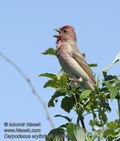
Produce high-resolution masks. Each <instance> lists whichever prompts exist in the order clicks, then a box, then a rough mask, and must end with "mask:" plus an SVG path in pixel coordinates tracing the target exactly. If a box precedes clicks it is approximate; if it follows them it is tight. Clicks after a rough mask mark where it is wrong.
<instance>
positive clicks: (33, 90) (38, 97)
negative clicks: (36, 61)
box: [0, 51, 54, 128]
mask: <svg viewBox="0 0 120 141" xmlns="http://www.w3.org/2000/svg"><path fill="white" fill-rule="evenodd" d="M0 56H1V57H2V58H3V59H4V60H5V61H6V62H7V63H9V64H10V65H11V66H12V67H13V68H14V69H15V70H16V71H17V72H18V73H19V74H20V75H21V76H22V77H23V79H24V80H25V81H26V82H27V83H28V85H29V87H30V89H31V91H32V93H33V94H34V95H35V96H36V98H37V99H38V101H39V103H40V104H41V105H42V107H43V109H44V112H45V114H46V117H47V119H48V121H49V123H50V125H51V127H52V128H54V124H53V121H52V119H51V116H50V114H49V112H48V109H47V106H46V104H45V102H44V101H43V100H42V98H41V97H40V94H38V92H37V91H36V89H35V87H34V86H33V83H32V81H31V79H30V78H29V77H28V76H27V75H26V74H25V73H24V72H23V71H22V70H21V69H20V68H19V67H18V65H16V64H15V63H14V62H13V61H12V60H11V59H9V58H8V57H7V56H6V55H4V54H3V53H2V52H1V51H0Z"/></svg>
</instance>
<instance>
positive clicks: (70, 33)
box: [54, 25, 77, 42]
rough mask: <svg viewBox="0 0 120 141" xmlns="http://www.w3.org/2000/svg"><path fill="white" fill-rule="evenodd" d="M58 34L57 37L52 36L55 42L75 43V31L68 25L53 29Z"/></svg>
mask: <svg viewBox="0 0 120 141" xmlns="http://www.w3.org/2000/svg"><path fill="white" fill-rule="evenodd" d="M55 30H56V31H57V32H58V35H54V37H56V38H57V42H58V41H59V40H63V41H76V40H77V39H76V34H75V30H74V28H73V27H72V26H70V25H65V26H63V27H61V28H58V29H55Z"/></svg>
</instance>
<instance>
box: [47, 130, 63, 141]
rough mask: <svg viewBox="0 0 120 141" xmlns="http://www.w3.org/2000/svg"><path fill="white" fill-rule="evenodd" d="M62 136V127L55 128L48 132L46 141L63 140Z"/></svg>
mask: <svg viewBox="0 0 120 141" xmlns="http://www.w3.org/2000/svg"><path fill="white" fill-rule="evenodd" d="M64 136H65V135H64V130H63V129H62V128H56V129H53V130H51V131H50V132H49V134H48V135H47V137H46V141H64Z"/></svg>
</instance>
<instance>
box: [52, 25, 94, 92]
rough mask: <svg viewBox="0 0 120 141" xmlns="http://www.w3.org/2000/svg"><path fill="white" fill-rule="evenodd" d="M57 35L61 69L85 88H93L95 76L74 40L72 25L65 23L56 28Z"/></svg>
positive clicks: (57, 50) (74, 34)
mask: <svg viewBox="0 0 120 141" xmlns="http://www.w3.org/2000/svg"><path fill="white" fill-rule="evenodd" d="M56 31H57V32H58V35H55V36H54V37H56V38H57V42H56V52H57V57H58V60H59V63H60V65H61V67H62V69H63V70H64V71H65V72H66V73H67V74H68V75H69V76H70V78H71V79H74V80H75V81H77V82H79V84H80V85H81V87H83V88H85V89H92V90H94V89H95V84H96V81H95V78H94V76H93V74H92V71H91V69H90V67H89V65H88V64H87V62H86V60H85V58H84V56H83V55H82V54H81V53H80V51H79V49H78V47H77V45H76V42H77V38H76V33H75V30H74V28H73V27H72V26H70V25H65V26H63V27H61V28H59V29H56Z"/></svg>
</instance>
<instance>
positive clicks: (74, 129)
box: [66, 123, 86, 141]
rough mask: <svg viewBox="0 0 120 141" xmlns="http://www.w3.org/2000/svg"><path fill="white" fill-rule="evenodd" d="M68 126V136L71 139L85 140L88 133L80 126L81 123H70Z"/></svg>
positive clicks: (75, 140) (72, 140)
mask: <svg viewBox="0 0 120 141" xmlns="http://www.w3.org/2000/svg"><path fill="white" fill-rule="evenodd" d="M66 127H67V135H68V138H69V139H70V140H71V141H85V140H86V134H85V132H84V130H83V129H82V128H80V126H79V125H77V124H73V123H69V124H67V125H66Z"/></svg>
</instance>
